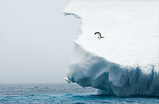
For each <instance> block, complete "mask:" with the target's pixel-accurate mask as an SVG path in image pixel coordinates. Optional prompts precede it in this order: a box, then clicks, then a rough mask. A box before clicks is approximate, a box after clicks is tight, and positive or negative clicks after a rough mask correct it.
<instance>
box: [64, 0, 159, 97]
mask: <svg viewBox="0 0 159 104" xmlns="http://www.w3.org/2000/svg"><path fill="white" fill-rule="evenodd" d="M64 13H65V15H74V16H75V17H76V18H78V19H81V21H82V26H81V29H80V31H81V33H80V35H79V36H78V38H77V39H76V40H75V42H74V43H75V47H74V51H73V54H72V58H71V62H70V65H69V72H68V74H67V77H68V79H69V80H70V81H71V82H73V83H77V84H79V85H80V86H82V87H93V88H96V89H97V90H98V91H97V93H98V94H105V95H115V96H120V97H127V96H159V30H158V28H159V20H158V18H159V1H155V0H154V1H153V0H152V1H151V2H150V1H149V0H113V1H110V0H71V1H70V3H69V5H68V6H67V7H66V9H65V10H64ZM97 31H99V32H101V34H102V36H104V37H105V38H103V39H98V38H97V37H96V36H95V35H94V33H95V32H97Z"/></svg>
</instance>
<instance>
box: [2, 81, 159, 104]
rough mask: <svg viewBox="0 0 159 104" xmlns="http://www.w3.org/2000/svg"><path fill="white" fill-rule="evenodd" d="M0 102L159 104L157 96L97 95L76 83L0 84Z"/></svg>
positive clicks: (14, 103) (32, 103) (29, 103)
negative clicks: (123, 96) (121, 96)
mask: <svg viewBox="0 0 159 104" xmlns="http://www.w3.org/2000/svg"><path fill="white" fill-rule="evenodd" d="M0 104H159V98H141V97H140V98H139V97H136V98H135V97H134V98H118V97H113V96H99V95H96V94H95V89H93V88H82V87H80V86H78V85H76V84H0Z"/></svg>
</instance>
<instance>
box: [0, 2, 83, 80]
mask: <svg viewBox="0 0 159 104" xmlns="http://www.w3.org/2000/svg"><path fill="white" fill-rule="evenodd" d="M68 3H69V0H0V83H64V82H65V81H64V77H65V76H66V73H67V71H68V69H67V66H68V64H69V60H70V57H71V52H72V50H73V46H74V45H73V40H75V39H76V37H77V36H78V34H79V27H80V25H81V21H80V20H79V19H76V18H75V17H73V16H64V14H63V9H64V8H65V7H66V6H67V4H68Z"/></svg>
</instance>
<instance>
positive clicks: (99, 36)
mask: <svg viewBox="0 0 159 104" xmlns="http://www.w3.org/2000/svg"><path fill="white" fill-rule="evenodd" d="M94 35H97V38H98V39H101V38H104V37H102V35H101V33H100V32H95V33H94Z"/></svg>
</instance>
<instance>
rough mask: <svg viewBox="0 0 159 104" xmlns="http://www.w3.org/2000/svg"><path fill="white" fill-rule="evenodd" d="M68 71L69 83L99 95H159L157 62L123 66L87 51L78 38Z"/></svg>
mask: <svg viewBox="0 0 159 104" xmlns="http://www.w3.org/2000/svg"><path fill="white" fill-rule="evenodd" d="M76 1H80V0H76ZM88 1H89V0H88ZM71 6H72V5H71ZM64 13H65V14H66V15H74V16H75V17H76V18H80V19H81V20H82V17H81V16H80V15H79V14H78V13H77V12H75V13H74V12H73V11H70V9H69V10H67V8H66V9H65V10H64ZM80 30H81V34H82V29H80ZM69 69H70V71H69V73H68V74H67V77H68V79H69V80H70V81H72V82H73V83H78V84H79V85H80V86H82V87H88V86H90V87H93V88H96V89H98V91H97V92H98V93H99V94H106V95H115V96H120V97H124V96H159V72H158V70H159V64H158V63H157V64H136V65H132V66H131V65H122V64H120V63H116V62H113V61H110V60H107V58H105V57H102V56H100V55H98V54H96V53H95V52H93V51H90V50H89V49H87V47H85V46H83V44H80V42H79V41H78V39H77V40H76V41H75V48H74V51H73V55H72V60H71V63H70V66H69Z"/></svg>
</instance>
